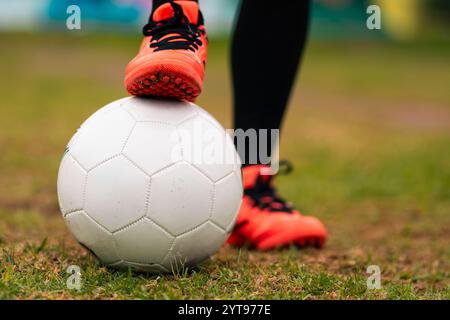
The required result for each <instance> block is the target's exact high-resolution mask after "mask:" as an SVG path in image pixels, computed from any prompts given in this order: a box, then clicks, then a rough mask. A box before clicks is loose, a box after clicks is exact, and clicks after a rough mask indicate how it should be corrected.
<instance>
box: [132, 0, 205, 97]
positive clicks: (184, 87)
mask: <svg viewBox="0 0 450 320" xmlns="http://www.w3.org/2000/svg"><path fill="white" fill-rule="evenodd" d="M149 20H150V21H149V23H147V24H146V25H145V26H144V29H143V32H144V35H145V37H144V40H143V41H142V44H141V47H140V49H139V53H138V54H137V56H136V57H135V58H134V59H133V60H131V61H130V63H129V64H128V66H127V68H126V71H125V87H126V89H127V91H128V93H130V94H132V95H138V96H155V97H167V98H174V99H178V100H188V101H195V99H196V98H197V96H198V95H199V94H200V93H201V91H202V87H203V77H204V68H205V64H206V56H207V39H206V31H205V27H204V25H203V17H202V15H201V13H200V11H199V7H198V4H197V2H195V1H189V0H183V1H171V2H167V3H164V4H162V5H160V6H159V7H158V8H157V9H156V10H155V11H154V12H153V14H152V15H151V16H150V19H149Z"/></svg>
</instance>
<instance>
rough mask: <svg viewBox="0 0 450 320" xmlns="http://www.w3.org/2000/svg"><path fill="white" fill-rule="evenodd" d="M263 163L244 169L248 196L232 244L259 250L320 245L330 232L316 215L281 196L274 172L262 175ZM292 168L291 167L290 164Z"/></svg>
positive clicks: (318, 246)
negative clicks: (274, 185)
mask: <svg viewBox="0 0 450 320" xmlns="http://www.w3.org/2000/svg"><path fill="white" fill-rule="evenodd" d="M263 167H264V166H263V165H253V166H247V167H244V168H243V180H244V199H243V202H242V205H241V209H240V211H239V214H238V218H237V221H236V226H235V227H234V230H233V232H232V234H231V235H230V237H229V238H228V243H230V244H232V245H235V246H238V247H240V246H243V245H245V244H249V245H250V246H252V247H254V248H256V249H259V250H269V249H275V248H278V247H285V246H289V245H292V244H294V245H296V246H298V247H305V246H313V247H316V248H320V247H322V246H323V245H324V244H325V241H326V238H327V231H326V229H325V227H324V225H323V224H322V223H321V222H320V221H319V220H318V219H317V218H315V217H311V216H303V215H301V214H300V213H299V212H298V211H297V210H294V209H293V208H292V207H291V205H290V204H289V203H287V202H286V201H284V200H283V199H282V198H280V197H279V196H278V195H277V194H276V191H275V189H274V187H273V177H274V176H273V175H272V176H271V175H261V173H260V170H261V168H263ZM288 168H289V170H290V166H288Z"/></svg>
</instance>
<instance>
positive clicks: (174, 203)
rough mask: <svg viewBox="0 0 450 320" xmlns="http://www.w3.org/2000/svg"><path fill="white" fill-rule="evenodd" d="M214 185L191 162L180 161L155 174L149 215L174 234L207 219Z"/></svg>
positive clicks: (151, 185)
mask: <svg viewBox="0 0 450 320" xmlns="http://www.w3.org/2000/svg"><path fill="white" fill-rule="evenodd" d="M212 197H213V184H212V182H211V181H209V179H208V178H206V177H205V176H204V175H203V174H202V173H201V172H199V171H198V170H197V169H195V168H193V167H192V166H191V165H190V164H188V163H185V162H179V163H177V164H174V165H173V166H171V167H169V168H167V169H164V170H163V171H161V172H159V173H157V174H155V175H154V176H152V181H151V184H150V201H149V208H148V213H147V216H148V217H149V218H150V219H151V220H153V221H155V222H156V223H157V224H159V225H161V226H164V227H165V228H166V230H168V231H169V232H170V233H171V234H173V235H179V234H181V233H183V232H186V231H188V230H190V229H192V228H194V227H196V226H198V225H199V224H201V223H202V222H204V221H206V220H207V219H208V218H209V216H210V213H211V208H212Z"/></svg>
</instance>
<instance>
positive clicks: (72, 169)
mask: <svg viewBox="0 0 450 320" xmlns="http://www.w3.org/2000/svg"><path fill="white" fill-rule="evenodd" d="M85 184H86V172H85V171H84V170H83V168H81V167H80V165H79V164H78V163H77V162H76V161H75V160H74V159H73V158H72V157H71V156H70V154H66V155H65V156H64V158H63V160H62V162H61V166H60V168H59V173H58V182H57V188H58V199H59V206H60V208H61V212H62V213H63V215H65V214H67V213H68V212H72V211H76V210H81V209H83V202H84V187H85Z"/></svg>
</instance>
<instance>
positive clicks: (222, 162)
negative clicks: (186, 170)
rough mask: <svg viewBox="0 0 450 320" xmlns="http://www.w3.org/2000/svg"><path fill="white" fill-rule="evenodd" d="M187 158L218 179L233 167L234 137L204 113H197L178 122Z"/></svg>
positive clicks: (208, 174) (181, 141)
mask: <svg viewBox="0 0 450 320" xmlns="http://www.w3.org/2000/svg"><path fill="white" fill-rule="evenodd" d="M178 134H179V136H180V143H181V146H182V152H183V159H184V160H185V161H187V162H189V163H191V164H193V165H194V166H195V167H197V168H198V169H199V170H200V171H202V172H203V173H204V174H205V175H206V176H208V177H209V178H210V179H211V180H212V181H217V180H219V179H221V178H223V177H225V176H226V175H228V174H229V173H230V172H232V171H233V168H234V163H235V162H236V159H235V157H234V155H235V154H236V151H235V148H234V146H233V145H232V144H230V143H229V141H228V142H227V140H229V139H230V138H229V137H228V136H227V135H226V134H225V131H224V130H223V129H220V128H217V127H216V126H214V125H213V124H212V123H211V122H210V121H208V120H206V119H205V118H204V117H202V116H196V117H193V118H191V119H189V120H187V121H185V122H183V123H182V124H181V125H179V126H178Z"/></svg>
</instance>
